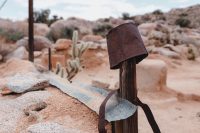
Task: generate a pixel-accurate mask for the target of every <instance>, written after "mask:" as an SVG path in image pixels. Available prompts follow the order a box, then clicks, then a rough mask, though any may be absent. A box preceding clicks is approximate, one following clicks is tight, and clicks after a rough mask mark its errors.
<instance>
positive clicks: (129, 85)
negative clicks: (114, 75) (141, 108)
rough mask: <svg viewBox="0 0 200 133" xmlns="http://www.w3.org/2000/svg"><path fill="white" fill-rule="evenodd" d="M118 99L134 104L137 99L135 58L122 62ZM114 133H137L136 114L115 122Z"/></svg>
mask: <svg viewBox="0 0 200 133" xmlns="http://www.w3.org/2000/svg"><path fill="white" fill-rule="evenodd" d="M119 95H120V97H122V98H124V99H127V100H129V101H130V102H132V103H134V101H136V99H137V84H136V62H135V58H132V59H129V60H126V61H124V62H122V65H121V67H120V91H119ZM115 131H116V133H138V112H137V111H136V112H135V114H134V115H133V116H131V117H129V118H128V119H126V120H122V121H118V122H116V126H115Z"/></svg>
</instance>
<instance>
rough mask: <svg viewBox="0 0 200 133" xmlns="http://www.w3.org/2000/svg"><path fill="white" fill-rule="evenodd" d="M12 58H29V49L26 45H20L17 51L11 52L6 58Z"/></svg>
mask: <svg viewBox="0 0 200 133" xmlns="http://www.w3.org/2000/svg"><path fill="white" fill-rule="evenodd" d="M11 58H18V59H28V51H27V50H26V48H25V47H24V46H21V47H18V48H17V49H16V50H15V51H13V52H11V53H9V54H8V55H6V56H5V57H4V59H6V60H9V59H11Z"/></svg>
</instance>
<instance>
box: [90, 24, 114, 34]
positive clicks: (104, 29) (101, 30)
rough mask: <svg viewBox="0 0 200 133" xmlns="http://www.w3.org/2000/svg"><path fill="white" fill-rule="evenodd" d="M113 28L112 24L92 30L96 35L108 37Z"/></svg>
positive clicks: (98, 26)
mask: <svg viewBox="0 0 200 133" xmlns="http://www.w3.org/2000/svg"><path fill="white" fill-rule="evenodd" d="M112 28H113V27H112V25H111V24H99V25H97V26H96V27H95V28H93V29H92V31H93V33H94V34H95V35H101V36H103V37H105V36H106V34H107V32H108V31H109V30H111V29H112Z"/></svg>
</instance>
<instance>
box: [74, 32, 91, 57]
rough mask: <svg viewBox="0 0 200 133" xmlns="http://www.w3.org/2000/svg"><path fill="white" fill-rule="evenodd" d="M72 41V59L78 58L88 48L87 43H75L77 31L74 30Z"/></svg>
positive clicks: (76, 41)
mask: <svg viewBox="0 0 200 133" xmlns="http://www.w3.org/2000/svg"><path fill="white" fill-rule="evenodd" d="M72 41H73V44H72V59H73V60H75V59H76V58H80V57H81V56H82V54H83V53H84V52H85V50H86V49H87V48H88V44H86V43H81V44H79V45H77V43H78V31H74V33H73V38H72Z"/></svg>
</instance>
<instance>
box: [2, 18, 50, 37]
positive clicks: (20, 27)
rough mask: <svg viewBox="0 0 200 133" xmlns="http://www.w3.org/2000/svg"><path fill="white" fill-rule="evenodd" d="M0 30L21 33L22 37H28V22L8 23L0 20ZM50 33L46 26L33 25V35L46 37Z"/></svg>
mask: <svg viewBox="0 0 200 133" xmlns="http://www.w3.org/2000/svg"><path fill="white" fill-rule="evenodd" d="M0 28H1V29H3V30H5V31H12V32H17V33H22V34H23V35H24V36H28V22H27V21H10V20H4V19H0ZM49 32H50V28H49V27H48V26H47V25H46V24H42V23H35V24H34V34H35V35H38V36H46V35H48V34H49Z"/></svg>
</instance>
